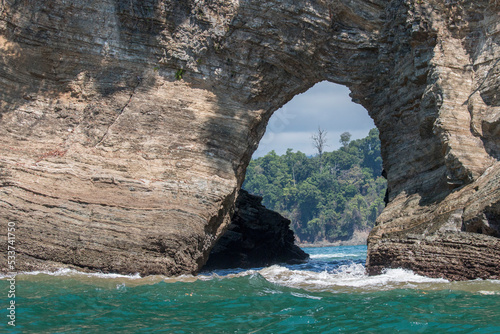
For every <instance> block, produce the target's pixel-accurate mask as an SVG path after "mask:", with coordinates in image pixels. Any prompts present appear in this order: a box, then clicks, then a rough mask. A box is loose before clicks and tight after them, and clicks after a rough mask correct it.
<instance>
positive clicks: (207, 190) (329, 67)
mask: <svg viewBox="0 0 500 334" xmlns="http://www.w3.org/2000/svg"><path fill="white" fill-rule="evenodd" d="M499 10H500V8H499V4H497V2H496V1H491V0H481V1H457V0H450V1H433V0H431V1H417V0H415V1H413V0H394V1H379V0H354V1H352V0H349V1H347V0H345V1H344V0H338V1H333V0H332V1H330V0H314V1H301V2H296V1H289V0H271V1H251V0H243V1H236V0H219V1H203V0H200V1H195V0H189V1H161V0H148V1H138V0H96V1H79V0H76V1H63V0H51V1H44V2H35V1H14V0H13V1H10V0H9V1H3V2H2V3H1V4H0V57H1V58H0V113H1V114H0V117H1V119H0V129H1V131H0V140H1V142H2V145H1V146H0V222H1V224H2V226H4V228H3V229H4V231H6V228H7V227H6V225H7V222H9V221H14V222H16V226H17V230H16V233H17V234H16V242H17V250H18V258H17V266H18V268H17V269H18V270H33V269H51V268H56V267H60V266H62V265H67V266H74V267H77V268H79V269H83V270H101V271H112V272H121V273H134V272H139V273H142V274H156V273H161V274H166V275H176V274H182V273H196V272H197V271H198V270H199V269H200V268H201V266H202V265H203V264H204V263H205V262H206V259H207V257H208V254H209V252H210V250H211V248H212V247H213V245H214V243H215V242H216V240H217V239H218V238H219V237H220V236H221V234H222V233H223V232H224V231H225V230H226V229H227V226H228V225H229V223H230V217H231V215H232V211H233V207H234V201H235V198H236V196H237V193H238V189H239V188H240V186H241V184H242V182H243V179H244V174H245V167H246V166H247V164H248V161H249V159H250V157H251V154H252V153H253V151H254V150H255V148H256V147H257V145H258V142H259V140H260V138H261V137H262V135H263V133H264V131H265V127H266V124H267V121H268V119H269V117H270V116H271V114H272V113H273V112H274V111H275V110H277V109H278V108H279V107H280V106H282V105H283V104H284V103H286V102H287V101H288V100H290V99H291V98H292V97H293V96H294V95H296V94H298V93H300V92H303V91H305V90H307V89H308V88H310V87H311V86H312V85H314V84H315V83H317V82H319V81H322V80H329V81H332V82H336V83H341V84H345V85H347V86H348V87H349V88H350V89H351V92H352V93H351V96H352V98H353V100H354V101H356V102H358V103H360V104H362V105H363V106H364V107H365V108H366V109H367V110H368V112H369V114H370V115H371V116H372V118H373V119H374V121H375V124H376V125H377V127H378V128H379V130H380V137H381V140H382V155H383V159H384V168H385V170H386V172H387V177H388V188H389V196H388V200H389V204H388V206H387V209H386V210H385V211H384V213H383V214H382V215H381V217H380V218H379V219H378V225H377V227H376V228H375V229H374V231H373V232H372V233H371V235H370V238H369V257H368V268H369V270H370V271H371V272H372V273H377V272H380V271H381V270H382V269H383V268H385V267H405V268H410V269H414V270H416V271H417V272H419V273H423V274H427V275H432V276H444V277H450V278H455V279H461V278H473V277H499V275H500V274H499V264H500V246H499V241H498V240H499V239H498V234H496V232H498V221H499V208H498V207H499V202H500V190H499V178H498V173H499V169H500V166H499V162H498V160H499V156H500V136H499V134H500V96H499V94H498V92H499V87H500V65H499V59H500V46H499V44H500V23H499V22H500V20H499ZM495 231H496V232H495ZM1 238H2V239H0V240H1V245H0V246H1V247H3V248H4V249H6V242H7V239H6V233H2V234H1ZM0 261H3V262H1V263H2V268H5V266H4V264H5V262H4V261H5V259H4V258H1V259H0Z"/></svg>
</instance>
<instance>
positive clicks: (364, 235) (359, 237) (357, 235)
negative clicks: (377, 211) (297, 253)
mask: <svg viewBox="0 0 500 334" xmlns="http://www.w3.org/2000/svg"><path fill="white" fill-rule="evenodd" d="M368 234H370V230H369V229H368V230H362V231H354V233H353V235H352V238H351V239H349V240H344V241H341V240H339V241H334V242H328V241H319V242H313V243H305V242H297V243H296V245H297V246H299V247H301V248H303V247H314V248H320V247H336V246H361V245H366V240H367V239H368Z"/></svg>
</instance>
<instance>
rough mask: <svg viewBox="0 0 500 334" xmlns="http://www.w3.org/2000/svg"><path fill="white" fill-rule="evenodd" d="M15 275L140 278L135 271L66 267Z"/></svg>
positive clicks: (2, 277) (1, 277) (0, 277)
mask: <svg viewBox="0 0 500 334" xmlns="http://www.w3.org/2000/svg"><path fill="white" fill-rule="evenodd" d="M17 275H29V276H35V275H50V276H87V277H97V278H128V279H140V278H141V276H140V275H139V274H138V273H136V274H134V275H121V274H104V273H85V272H82V271H78V270H75V269H68V268H61V269H58V270H56V271H48V270H47V271H45V270H41V271H26V272H19V273H17ZM9 277H11V276H7V275H5V276H4V275H2V276H0V279H4V278H9Z"/></svg>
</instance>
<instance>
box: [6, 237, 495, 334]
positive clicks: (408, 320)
mask: <svg viewBox="0 0 500 334" xmlns="http://www.w3.org/2000/svg"><path fill="white" fill-rule="evenodd" d="M305 250H306V252H308V253H309V254H311V260H310V261H309V262H308V263H306V264H302V265H295V266H272V267H268V268H256V269H254V270H228V271H216V272H205V273H202V274H200V275H199V276H197V277H193V276H182V277H177V278H166V277H162V276H150V277H145V278H140V277H139V276H121V275H99V274H94V275H89V274H82V273H78V272H75V271H70V270H61V271H59V272H56V273H50V274H49V273H29V274H22V275H18V276H17V280H16V306H17V307H16V327H11V326H9V325H8V323H7V322H8V320H9V319H8V318H7V314H8V313H7V312H8V311H7V309H6V307H7V302H8V299H7V292H8V289H9V283H8V282H7V280H6V278H3V279H2V280H0V291H5V293H2V295H3V296H4V297H3V299H2V304H3V305H4V306H5V307H4V306H2V310H1V312H0V316H1V318H0V319H2V321H1V323H0V332H7V333H106V332H110V333H111V332H112V333H500V281H479V280H478V281H472V282H447V281H445V280H442V279H430V278H426V277H422V276H418V275H415V274H413V273H412V272H410V271H405V270H401V269H395V270H389V271H387V272H386V273H385V274H383V275H380V276H372V277H368V276H366V275H365V274H364V260H365V257H366V247H364V246H350V247H325V248H306V249H305Z"/></svg>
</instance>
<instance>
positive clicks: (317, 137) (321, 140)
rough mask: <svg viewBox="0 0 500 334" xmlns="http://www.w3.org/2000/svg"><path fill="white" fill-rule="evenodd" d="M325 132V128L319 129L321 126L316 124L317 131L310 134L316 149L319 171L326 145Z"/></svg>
mask: <svg viewBox="0 0 500 334" xmlns="http://www.w3.org/2000/svg"><path fill="white" fill-rule="evenodd" d="M327 133H328V132H327V131H326V130H323V129H321V127H320V126H318V132H316V133H314V134H313V135H312V136H311V139H312V140H313V146H314V147H315V148H316V149H317V150H318V154H319V169H320V172H322V171H323V150H324V149H325V147H327V146H328V145H327V144H326V134H327Z"/></svg>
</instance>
